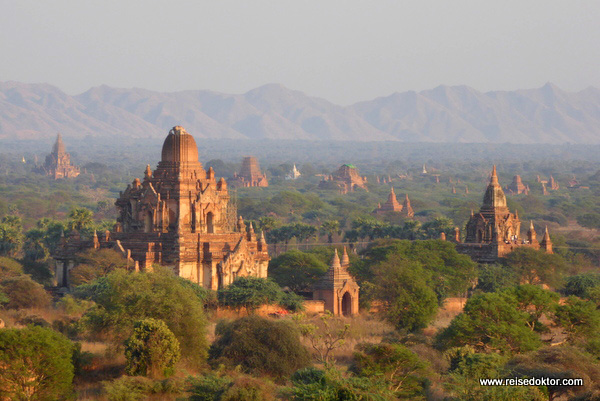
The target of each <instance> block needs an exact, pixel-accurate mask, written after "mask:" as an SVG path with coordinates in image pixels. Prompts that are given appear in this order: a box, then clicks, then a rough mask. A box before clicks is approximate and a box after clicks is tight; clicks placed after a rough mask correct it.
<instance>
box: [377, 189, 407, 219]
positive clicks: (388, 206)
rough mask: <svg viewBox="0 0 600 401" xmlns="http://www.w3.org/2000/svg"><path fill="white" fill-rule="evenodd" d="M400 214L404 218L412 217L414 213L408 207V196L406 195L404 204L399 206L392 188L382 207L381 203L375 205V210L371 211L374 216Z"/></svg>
mask: <svg viewBox="0 0 600 401" xmlns="http://www.w3.org/2000/svg"><path fill="white" fill-rule="evenodd" d="M390 212H394V213H400V214H401V215H403V216H405V217H409V218H410V217H414V215H415V212H414V210H413V208H412V207H411V205H410V199H408V194H406V196H405V198H404V203H402V204H400V202H398V199H396V194H395V193H394V187H391V188H390V194H389V195H388V199H387V201H386V202H385V203H384V204H383V205H382V204H381V203H380V204H378V205H377V209H375V210H374V211H373V213H375V214H376V215H382V214H386V213H390Z"/></svg>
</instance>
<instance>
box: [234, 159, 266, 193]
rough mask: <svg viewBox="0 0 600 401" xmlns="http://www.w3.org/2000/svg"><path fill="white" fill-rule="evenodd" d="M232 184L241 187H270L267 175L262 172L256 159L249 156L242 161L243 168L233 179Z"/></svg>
mask: <svg viewBox="0 0 600 401" xmlns="http://www.w3.org/2000/svg"><path fill="white" fill-rule="evenodd" d="M232 184H234V185H237V186H239V187H268V186H269V181H268V180H267V175H266V174H263V173H261V172H260V166H259V165H258V160H256V157H252V156H248V157H244V160H242V168H241V169H240V172H239V173H236V174H235V176H234V177H233V182H232Z"/></svg>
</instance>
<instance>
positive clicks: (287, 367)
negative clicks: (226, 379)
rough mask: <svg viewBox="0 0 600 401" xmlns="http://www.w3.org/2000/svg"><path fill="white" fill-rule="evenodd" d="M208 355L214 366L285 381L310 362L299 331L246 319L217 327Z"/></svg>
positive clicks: (256, 317)
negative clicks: (222, 365)
mask: <svg viewBox="0 0 600 401" xmlns="http://www.w3.org/2000/svg"><path fill="white" fill-rule="evenodd" d="M216 334H217V336H218V337H217V339H216V341H215V342H214V343H213V345H212V346H211V348H210V351H209V360H210V361H211V363H212V364H213V365H219V364H225V365H227V366H231V367H235V366H238V365H240V366H241V367H242V368H243V369H244V370H246V371H248V372H252V373H255V374H267V375H271V376H274V377H276V378H282V377H287V376H289V375H291V374H292V373H293V372H295V371H296V370H298V369H300V368H303V367H305V366H308V364H309V362H310V358H309V354H308V351H307V350H306V348H304V346H303V345H302V344H301V343H300V338H299V337H300V334H299V333H298V331H297V330H296V329H295V328H294V327H293V326H291V325H290V324H288V322H284V321H273V320H269V319H264V318H261V317H258V316H246V317H243V318H241V319H238V320H235V321H233V322H231V323H223V322H222V323H220V324H219V325H217V330H216Z"/></svg>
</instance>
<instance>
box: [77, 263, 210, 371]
mask: <svg viewBox="0 0 600 401" xmlns="http://www.w3.org/2000/svg"><path fill="white" fill-rule="evenodd" d="M75 296H76V297H77V298H80V299H88V300H92V301H94V302H95V303H96V305H95V306H94V307H93V308H91V309H90V310H88V311H87V312H86V313H85V314H84V315H83V317H82V318H81V321H80V323H81V326H82V327H83V328H85V330H86V331H88V332H91V333H92V334H94V336H96V337H98V336H101V335H104V336H106V337H108V338H110V339H111V340H112V341H113V342H114V343H115V344H118V345H120V344H123V342H124V340H125V339H126V338H128V337H129V336H130V335H131V334H132V332H133V325H134V323H135V322H136V321H138V320H142V319H146V318H153V319H160V320H162V321H164V322H165V323H166V325H167V326H168V327H169V329H170V330H171V331H172V332H173V334H175V337H177V339H178V340H179V344H180V346H181V351H182V354H183V355H184V358H185V359H186V360H188V361H189V362H191V363H194V364H195V365H196V366H200V365H202V364H203V363H204V361H205V360H206V352H207V348H208V346H207V343H206V336H205V334H204V333H205V332H206V318H205V317H204V311H203V306H202V302H201V301H200V299H199V298H198V296H197V295H196V293H195V292H194V290H192V289H191V287H190V286H187V285H184V284H182V280H181V279H180V278H178V277H177V276H175V275H174V274H173V273H172V272H171V271H169V270H167V269H164V268H155V272H146V273H128V272H126V271H124V270H122V269H117V270H115V271H114V272H111V273H109V274H108V275H107V276H105V277H101V278H99V279H97V280H95V281H93V282H92V283H90V284H86V285H82V286H79V287H77V288H76V289H75Z"/></svg>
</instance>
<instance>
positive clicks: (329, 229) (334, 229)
mask: <svg viewBox="0 0 600 401" xmlns="http://www.w3.org/2000/svg"><path fill="white" fill-rule="evenodd" d="M341 232H342V230H340V222H339V221H337V220H326V221H324V222H323V224H321V233H322V234H327V242H328V243H330V244H332V243H333V236H334V235H335V234H338V235H339V234H340V233H341Z"/></svg>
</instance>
